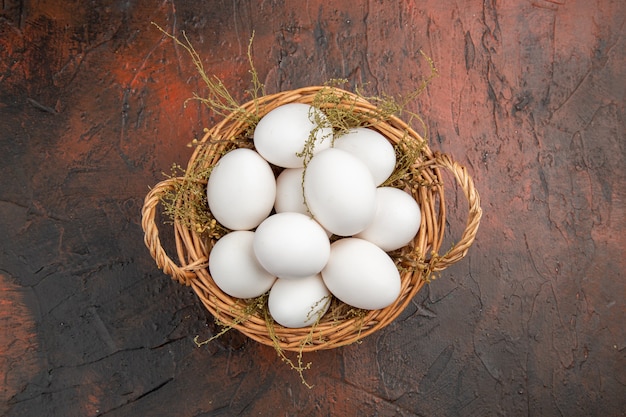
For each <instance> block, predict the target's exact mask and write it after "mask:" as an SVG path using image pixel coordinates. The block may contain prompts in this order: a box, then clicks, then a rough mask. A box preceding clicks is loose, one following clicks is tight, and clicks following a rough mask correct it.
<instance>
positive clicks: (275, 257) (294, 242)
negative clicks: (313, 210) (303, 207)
mask: <svg viewBox="0 0 626 417" xmlns="http://www.w3.org/2000/svg"><path fill="white" fill-rule="evenodd" d="M252 245H253V249H254V253H255V255H256V257H257V259H258V260H259V263H260V264H261V265H262V266H263V268H265V270H267V271H268V272H270V273H271V274H273V275H276V276H277V277H279V278H284V279H297V278H303V277H307V276H310V275H315V274H317V273H319V272H320V271H321V270H322V268H324V266H325V265H326V262H327V261H328V256H329V255H330V241H329V239H328V236H327V235H326V232H325V231H324V229H323V228H322V227H321V226H320V225H319V224H318V223H317V222H316V221H315V220H313V219H312V218H311V217H309V216H307V215H304V214H302V213H293V212H285V213H276V214H273V215H271V216H270V217H268V218H267V219H265V220H264V221H263V222H262V223H261V224H260V225H259V227H257V229H256V232H255V236H254V241H253V244H252Z"/></svg>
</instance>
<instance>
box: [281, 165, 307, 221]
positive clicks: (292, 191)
mask: <svg viewBox="0 0 626 417" xmlns="http://www.w3.org/2000/svg"><path fill="white" fill-rule="evenodd" d="M303 173H304V168H286V169H284V170H283V171H282V172H281V173H280V174H279V175H278V177H277V178H276V201H275V202H274V209H275V210H276V212H277V213H283V212H285V211H292V212H295V213H302V214H308V210H307V208H306V204H304V193H303V188H302V174H303Z"/></svg>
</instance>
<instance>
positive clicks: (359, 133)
mask: <svg viewBox="0 0 626 417" xmlns="http://www.w3.org/2000/svg"><path fill="white" fill-rule="evenodd" d="M333 146H334V147H335V148H337V149H342V150H344V151H347V152H350V153H351V154H352V155H354V156H356V157H358V158H359V159H360V160H361V161H363V163H365V165H367V167H368V168H369V170H370V172H371V173H372V177H373V178H374V182H375V183H376V185H377V186H378V185H381V184H382V183H383V182H385V181H386V180H387V178H389V176H390V175H391V173H392V172H393V170H394V168H395V167H396V151H395V149H394V148H393V145H392V144H391V143H390V142H389V141H388V140H387V138H385V136H383V135H382V134H381V133H379V132H377V131H376V130H373V129H369V128H366V127H358V128H355V129H351V130H349V131H348V132H346V133H345V134H343V135H341V136H339V137H337V138H335V141H334V145H333Z"/></svg>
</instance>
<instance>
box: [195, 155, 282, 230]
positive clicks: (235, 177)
mask: <svg viewBox="0 0 626 417" xmlns="http://www.w3.org/2000/svg"><path fill="white" fill-rule="evenodd" d="M275 198H276V179H275V178H274V172H273V171H272V168H271V166H270V164H269V163H268V162H267V161H266V160H265V159H263V158H262V157H261V156H260V155H259V154H258V153H257V152H255V151H253V150H251V149H245V148H239V149H234V150H232V151H230V152H228V153H226V154H225V155H224V156H222V157H221V158H220V160H219V161H218V162H217V164H216V165H215V166H214V167H213V170H212V171H211V175H210V176H209V180H208V183H207V201H208V204H209V210H210V211H211V213H212V214H213V216H214V217H215V219H216V220H217V221H218V222H219V223H220V224H221V225H223V226H224V227H226V228H228V229H231V230H251V229H253V228H255V227H257V226H258V225H259V224H260V223H261V221H263V220H264V219H265V218H266V217H267V216H268V215H269V214H270V212H271V211H272V208H273V207H274V200H275Z"/></svg>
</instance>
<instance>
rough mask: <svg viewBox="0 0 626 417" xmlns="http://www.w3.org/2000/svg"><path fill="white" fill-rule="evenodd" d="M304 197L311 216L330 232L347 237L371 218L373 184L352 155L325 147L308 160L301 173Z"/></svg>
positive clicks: (361, 228) (372, 215)
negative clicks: (303, 171) (302, 175)
mask: <svg viewBox="0 0 626 417" xmlns="http://www.w3.org/2000/svg"><path fill="white" fill-rule="evenodd" d="M304 196H305V198H306V202H307V204H308V207H309V209H310V211H311V213H312V214H313V217H314V218H315V219H316V220H317V221H318V222H319V223H320V224H321V225H322V226H323V227H324V229H326V230H328V231H329V232H331V233H334V234H335V235H338V236H351V235H354V234H356V233H359V232H361V231H363V230H365V228H366V227H367V226H369V224H370V223H371V222H372V220H373V219H374V214H375V212H376V184H375V183H374V179H373V178H372V174H371V173H370V171H369V169H368V168H367V166H366V165H365V164H364V163H363V162H361V160H360V159H358V158H357V157H356V156H354V155H352V154H350V153H349V152H346V151H343V150H341V149H335V148H329V149H325V150H323V151H321V152H319V153H318V154H317V155H315V156H313V158H311V161H309V163H308V165H307V167H306V170H305V173H304Z"/></svg>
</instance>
